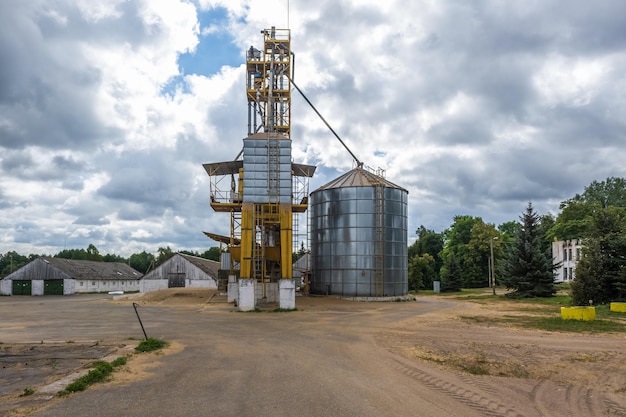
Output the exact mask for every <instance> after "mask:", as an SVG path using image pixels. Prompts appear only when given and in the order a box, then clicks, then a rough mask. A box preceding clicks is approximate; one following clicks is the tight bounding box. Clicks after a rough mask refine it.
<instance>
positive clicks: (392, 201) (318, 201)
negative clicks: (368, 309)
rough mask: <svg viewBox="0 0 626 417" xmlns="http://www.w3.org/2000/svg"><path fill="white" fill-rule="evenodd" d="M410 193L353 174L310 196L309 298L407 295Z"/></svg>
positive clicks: (362, 172)
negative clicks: (323, 295) (316, 296)
mask: <svg viewBox="0 0 626 417" xmlns="http://www.w3.org/2000/svg"><path fill="white" fill-rule="evenodd" d="M407 201H408V191H407V190H405V189H403V188H401V187H399V186H397V185H395V184H393V183H391V182H389V181H387V180H385V179H384V177H383V176H382V175H377V174H374V173H372V172H370V171H368V170H366V169H364V168H361V167H358V168H355V169H353V170H351V171H349V172H347V173H346V174H344V175H342V176H341V177H339V178H337V179H335V180H333V181H331V182H329V183H328V184H326V185H323V186H322V187H320V188H318V189H317V190H315V191H313V192H312V193H311V201H310V206H309V207H310V216H311V228H310V230H311V292H312V293H316V294H332V295H340V296H351V297H391V296H400V295H405V294H407V292H408V266H407V224H408V220H407Z"/></svg>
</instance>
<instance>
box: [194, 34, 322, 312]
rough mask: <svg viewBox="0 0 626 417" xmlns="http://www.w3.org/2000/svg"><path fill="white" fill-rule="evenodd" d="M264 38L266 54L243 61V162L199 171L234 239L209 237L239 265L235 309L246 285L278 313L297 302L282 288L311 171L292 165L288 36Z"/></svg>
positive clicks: (288, 276) (253, 52) (250, 53)
mask: <svg viewBox="0 0 626 417" xmlns="http://www.w3.org/2000/svg"><path fill="white" fill-rule="evenodd" d="M262 33H263V40H264V42H263V50H258V49H256V48H254V47H252V46H251V47H250V49H249V50H248V51H247V57H246V67H247V77H246V96H247V100H248V136H247V137H246V138H245V139H244V140H243V151H242V152H241V153H240V155H242V156H243V159H242V160H236V161H230V162H218V163H212V164H205V165H204V167H205V169H206V171H207V173H208V174H209V176H210V177H211V207H213V209H214V210H215V211H218V212H230V214H231V234H230V236H228V237H226V236H223V237H222V236H218V235H215V234H211V233H206V234H207V236H209V237H211V238H213V239H216V240H219V241H222V242H225V243H227V244H228V251H229V253H230V254H231V260H232V262H231V269H235V268H236V265H238V266H239V283H240V288H239V294H238V296H239V299H240V308H241V307H242V305H241V304H242V303H244V304H245V303H247V301H246V300H242V294H241V293H242V292H245V291H248V288H247V287H242V285H243V284H242V283H244V284H245V285H250V283H251V282H252V286H253V287H255V288H254V289H253V291H254V294H255V295H254V300H255V302H256V301H258V299H260V298H265V299H271V298H275V299H276V301H279V304H281V305H280V307H285V308H293V307H294V306H295V298H294V297H292V295H290V294H291V293H290V292H289V290H284V289H288V288H292V287H293V286H292V285H291V284H292V277H293V271H292V249H293V248H292V236H293V230H292V226H293V214H294V213H303V212H304V211H306V209H307V197H308V178H310V177H311V176H313V173H314V171H315V167H313V166H309V165H301V164H293V163H292V162H291V138H290V132H291V123H290V122H291V89H290V77H291V76H292V74H291V70H292V67H291V60H292V54H291V46H290V33H289V30H288V29H276V28H274V27H272V28H271V29H266V30H263V32H262ZM291 78H292V77H291ZM229 176H230V189H229V190H228V191H226V192H224V191H221V189H220V186H219V185H220V183H225V184H228V181H227V180H226V181H224V178H225V177H229ZM303 178H304V179H305V181H303V180H302V179H303ZM285 280H289V281H288V282H286V281H285ZM258 284H260V285H258ZM259 288H260V290H259ZM268 288H269V290H268ZM291 292H293V291H291ZM293 295H294V296H295V292H293ZM292 298H294V299H293V302H292V301H290V300H291V299H292Z"/></svg>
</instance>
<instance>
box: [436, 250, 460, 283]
mask: <svg viewBox="0 0 626 417" xmlns="http://www.w3.org/2000/svg"><path fill="white" fill-rule="evenodd" d="M462 284H463V277H462V274H461V266H460V265H459V261H458V260H457V259H456V255H455V254H454V253H451V254H450V255H449V256H448V257H447V258H446V263H445V265H444V266H443V268H442V270H441V291H442V292H454V291H461V287H462Z"/></svg>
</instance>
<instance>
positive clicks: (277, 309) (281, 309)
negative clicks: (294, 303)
mask: <svg viewBox="0 0 626 417" xmlns="http://www.w3.org/2000/svg"><path fill="white" fill-rule="evenodd" d="M292 311H298V309H297V308H280V307H278V308H275V309H274V310H272V313H290V312H292Z"/></svg>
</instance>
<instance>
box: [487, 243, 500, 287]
mask: <svg viewBox="0 0 626 417" xmlns="http://www.w3.org/2000/svg"><path fill="white" fill-rule="evenodd" d="M497 239H498V236H494V237H492V238H491V239H489V246H490V247H491V259H490V260H491V267H490V268H489V269H490V272H491V279H490V283H491V288H492V289H493V295H496V271H495V268H494V265H495V262H494V261H493V241H494V240H497Z"/></svg>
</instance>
